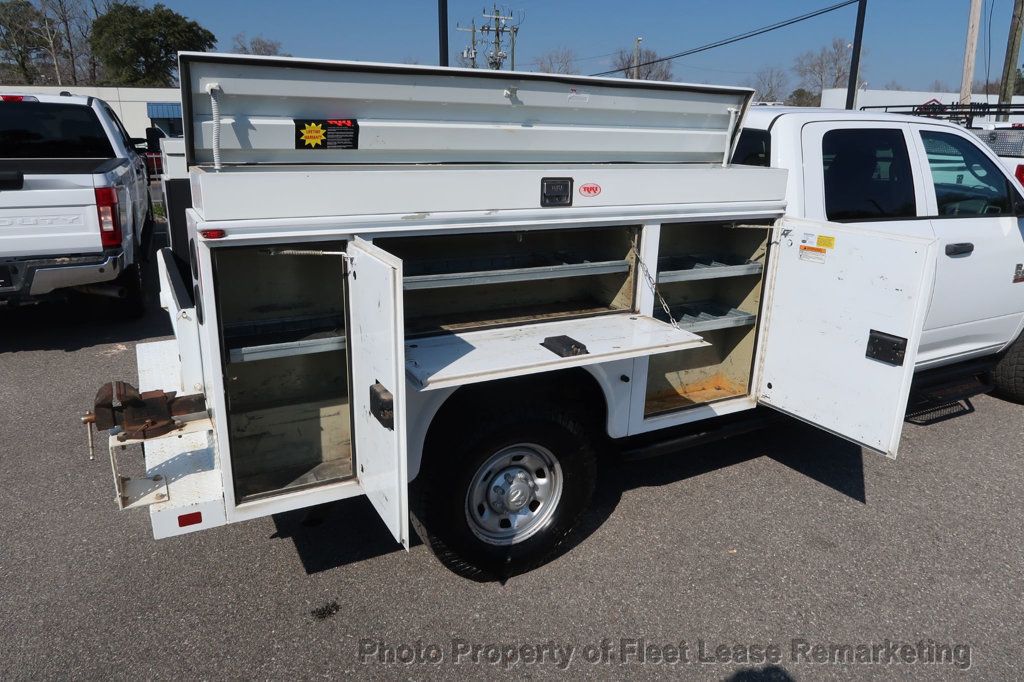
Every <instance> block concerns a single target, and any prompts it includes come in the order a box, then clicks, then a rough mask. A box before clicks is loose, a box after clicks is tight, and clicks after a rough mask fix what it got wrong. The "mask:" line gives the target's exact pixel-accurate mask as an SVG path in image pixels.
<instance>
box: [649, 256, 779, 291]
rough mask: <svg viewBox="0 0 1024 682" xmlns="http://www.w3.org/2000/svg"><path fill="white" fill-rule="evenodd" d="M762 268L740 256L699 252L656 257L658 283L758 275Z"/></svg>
mask: <svg viewBox="0 0 1024 682" xmlns="http://www.w3.org/2000/svg"><path fill="white" fill-rule="evenodd" d="M763 270H764V265H763V264H762V263H758V262H756V261H752V260H747V259H746V258H743V257H741V256H731V255H699V254H691V255H686V256H666V257H663V258H659V259H658V283H659V284H667V283H669V282H692V281H695V280H701V279H715V278H718V277H742V276H745V275H759V274H761V272H762V271H763Z"/></svg>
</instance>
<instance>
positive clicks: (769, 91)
mask: <svg viewBox="0 0 1024 682" xmlns="http://www.w3.org/2000/svg"><path fill="white" fill-rule="evenodd" d="M748 84H749V85H750V87H752V88H754V90H755V91H756V95H755V96H756V97H757V98H758V99H759V100H760V101H762V102H781V101H782V100H783V99H785V98H786V86H787V85H788V84H789V76H787V75H786V72H785V71H783V70H782V69H780V68H778V67H775V66H766V67H764V68H762V69H760V70H758V72H757V73H755V74H754V78H753V79H752V80H751V81H750V82H749V83H748Z"/></svg>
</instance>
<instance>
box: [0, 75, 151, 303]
mask: <svg viewBox="0 0 1024 682" xmlns="http://www.w3.org/2000/svg"><path fill="white" fill-rule="evenodd" d="M144 142H145V141H144V140H137V139H133V138H131V137H130V136H129V135H128V133H127V131H125V128H124V126H123V125H122V124H121V122H120V121H119V120H118V118H117V115H116V114H115V113H114V112H113V110H112V109H111V108H110V106H109V105H108V104H107V103H106V102H104V101H103V100H100V99H97V98H95V97H75V96H66V95H55V96H46V95H22V94H17V93H10V94H2V95H0V304H7V305H17V304H24V303H33V302H37V301H39V300H42V299H45V298H52V297H56V296H63V295H66V294H68V293H69V292H72V291H73V292H79V293H84V294H89V295H96V296H105V297H109V298H115V299H117V300H118V301H119V302H120V306H121V308H122V310H123V312H124V313H126V314H130V315H138V314H141V312H142V303H143V295H142V287H141V274H140V266H139V263H140V260H141V259H142V256H143V253H144V249H145V246H146V244H147V243H148V240H149V237H150V234H151V232H152V207H151V205H150V199H149V187H148V181H147V176H146V167H145V161H144V160H143V158H142V156H141V155H140V153H139V152H138V151H137V149H136V147H137V145H139V144H143V143H144Z"/></svg>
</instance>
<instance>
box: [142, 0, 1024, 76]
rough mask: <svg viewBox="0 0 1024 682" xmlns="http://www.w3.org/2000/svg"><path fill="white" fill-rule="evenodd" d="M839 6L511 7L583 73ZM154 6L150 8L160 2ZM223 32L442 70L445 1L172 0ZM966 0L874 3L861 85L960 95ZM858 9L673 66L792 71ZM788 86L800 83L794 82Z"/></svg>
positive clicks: (698, 1) (455, 37) (529, 43)
mask: <svg viewBox="0 0 1024 682" xmlns="http://www.w3.org/2000/svg"><path fill="white" fill-rule="evenodd" d="M836 1H837V0H731V1H728V2H726V1H725V0H717V1H716V0H677V1H675V2H672V1H669V0H661V1H657V0H627V1H625V2H623V0H615V1H613V0H587V1H586V2H582V1H566V0H562V1H559V0H507V1H506V2H504V3H500V4H503V5H504V6H505V7H510V8H512V9H515V10H522V11H524V12H525V21H524V23H523V25H522V29H521V31H520V34H519V41H518V46H517V67H518V68H523V67H527V68H529V64H530V62H531V61H532V60H533V59H534V58H535V57H536V56H537V55H539V54H542V53H544V52H546V51H547V50H549V49H551V48H555V47H568V48H571V49H572V50H574V51H575V52H576V54H577V56H579V57H581V58H583V59H582V60H581V61H580V66H581V70H582V71H583V72H584V73H593V72H597V71H601V70H602V69H607V68H608V67H609V63H610V58H609V57H608V56H602V55H607V54H608V53H611V52H614V51H615V50H617V49H618V48H620V47H625V46H629V45H631V44H632V41H633V37H634V36H643V38H644V46H645V47H649V48H652V49H654V50H656V51H657V52H659V53H670V52H679V51H682V50H685V49H687V48H690V47H695V46H698V45H702V44H704V43H708V42H712V41H714V40H717V39H719V38H724V37H728V36H730V35H733V34H736V33H741V32H743V31H746V30H749V29H753V28H758V27H760V26H764V25H767V24H771V23H774V22H776V21H779V20H781V19H786V18H789V17H792V16H796V15H799V14H803V13H806V12H809V11H812V10H815V9H818V8H821V7H824V6H827V5H831V4H834V3H835V2H836ZM150 4H151V3H150ZM163 4H165V5H167V6H168V7H171V8H172V9H174V10H175V11H177V12H180V13H182V14H184V15H186V16H188V17H190V18H192V19H195V20H196V21H198V22H200V23H201V24H203V25H204V26H206V27H207V28H208V29H210V30H211V31H213V32H214V34H215V35H216V36H217V38H218V41H219V47H220V48H221V49H225V50H226V49H229V48H230V46H231V42H232V37H233V36H234V35H235V34H237V33H240V32H245V33H246V34H247V35H249V36H255V35H263V36H265V37H267V38H271V39H274V40H278V41H280V42H281V43H282V44H283V49H284V50H285V51H287V52H290V53H292V54H293V55H295V56H297V57H320V58H328V59H362V60H370V61H396V62H401V61H416V62H419V63H421V64H436V63H437V19H436V9H437V3H436V1H435V0H373V1H372V2H368V1H366V0H334V1H333V2H302V1H301V0H300V1H298V2H281V1H280V0H244V1H243V0H163ZM482 6H483V0H449V2H448V11H449V17H450V24H451V28H450V33H449V42H450V47H451V54H452V63H454V59H455V54H456V53H457V52H459V51H461V49H462V48H463V47H464V44H465V43H466V42H467V40H468V34H465V33H460V32H458V31H456V30H455V24H456V23H459V24H462V25H468V24H469V21H470V20H471V19H473V18H477V19H478V21H479V18H480V14H481V9H482ZM968 7H969V2H968V0H869V2H868V13H867V21H866V28H865V36H864V45H865V49H866V55H865V57H864V60H863V65H862V78H863V79H864V80H867V81H868V87H869V88H873V87H881V86H882V85H883V84H885V83H888V82H890V81H896V82H898V83H900V84H902V85H903V86H904V87H905V88H907V89H920V90H924V89H927V86H928V85H929V84H931V83H932V81H934V80H936V79H938V80H940V81H944V82H946V83H948V84H949V85H950V86H952V87H953V88H954V89H959V83H960V71H961V68H962V60H963V49H964V35H965V31H966V24H967V13H968ZM990 7H991V8H992V9H993V12H992V23H991V41H990V43H991V48H990V50H991V60H990V67H989V68H990V73H991V77H992V78H993V79H995V78H998V77H999V74H1000V70H1001V68H1002V62H1003V53H1004V50H1005V46H1006V36H1007V31H1008V27H1009V20H1010V14H1011V12H1012V9H1013V0H985V6H984V11H983V15H982V33H981V40H980V42H979V49H978V56H977V63H976V67H975V69H976V70H975V78H984V77H985V69H986V66H985V64H986V51H987V47H988V43H989V41H988V40H987V33H988V31H987V30H986V29H987V24H988V15H989V8H990ZM856 13H857V12H856V5H851V6H850V7H846V8H843V9H840V10H837V11H835V12H832V13H830V14H827V15H824V16H821V17H817V18H814V19H811V20H808V21H805V22H802V23H800V24H797V25H795V26H791V27H788V28H784V29H781V30H779V31H775V32H772V33H769V34H766V35H763V36H758V37H755V38H752V39H749V40H744V41H741V42H739V43H736V44H734V45H729V46H726V47H722V48H717V49H715V50H711V51H709V52H705V53H702V54H699V55H695V56H693V57H689V58H685V59H680V60H676V61H674V62H673V71H674V75H675V79H676V80H681V81H689V82H697V83H723V84H743V83H745V82H746V81H747V80H749V79H750V78H751V76H752V74H753V73H754V72H756V71H757V70H758V69H760V68H762V67H764V66H778V67H782V68H785V69H788V68H790V67H791V66H792V63H793V58H794V57H795V56H796V55H798V54H800V53H801V52H803V51H806V50H810V49H817V48H819V47H821V46H822V45H824V44H826V43H828V42H830V41H831V40H832V38H833V37H837V36H838V37H842V38H845V39H847V40H850V41H852V38H853V27H854V20H855V18H856ZM791 81H792V82H791V83H790V87H795V86H796V78H795V76H794V77H791Z"/></svg>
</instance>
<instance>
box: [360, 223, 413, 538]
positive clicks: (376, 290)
mask: <svg viewBox="0 0 1024 682" xmlns="http://www.w3.org/2000/svg"><path fill="white" fill-rule="evenodd" d="M347 253H348V256H349V264H348V267H349V277H348V291H349V341H348V343H349V350H350V358H351V360H350V362H351V392H352V427H353V444H354V445H355V461H356V475H357V476H358V478H359V482H360V485H361V486H362V488H363V491H364V492H365V493H366V496H367V497H368V498H369V499H370V502H371V504H373V506H374V508H375V509H376V510H377V513H378V514H380V516H381V518H382V519H383V520H384V523H385V524H386V525H387V527H388V529H389V530H390V531H391V534H392V535H394V536H395V540H397V541H398V542H400V543H402V545H403V546H404V547H405V548H406V549H408V548H409V494H408V488H409V485H408V475H407V469H406V466H407V462H406V442H405V352H404V340H405V329H404V324H403V312H402V261H401V260H399V259H397V258H395V257H394V256H392V255H390V254H388V253H387V252H385V251H382V250H381V249H379V248H377V247H375V246H373V245H372V244H370V243H369V242H367V241H364V240H362V239H359V238H356V239H354V240H353V241H351V242H349V244H348V248H347Z"/></svg>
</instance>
